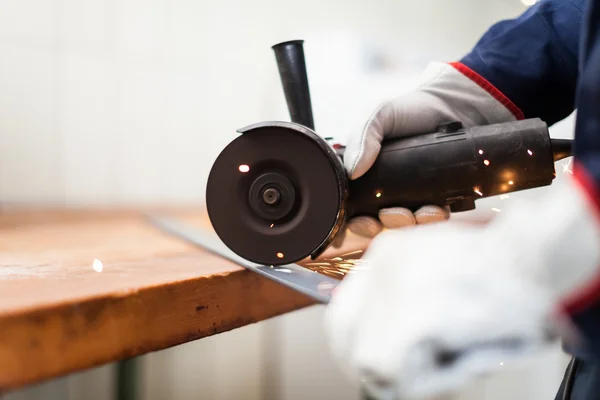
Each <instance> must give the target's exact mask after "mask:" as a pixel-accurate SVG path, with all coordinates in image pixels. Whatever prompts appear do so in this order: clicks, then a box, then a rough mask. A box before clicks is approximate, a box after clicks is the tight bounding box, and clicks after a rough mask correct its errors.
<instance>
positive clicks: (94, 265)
mask: <svg viewBox="0 0 600 400" xmlns="http://www.w3.org/2000/svg"><path fill="white" fill-rule="evenodd" d="M92 269H93V270H94V271H96V272H102V270H103V269H104V265H102V261H100V260H98V259H97V258H96V259H95V260H94V262H93V263H92Z"/></svg>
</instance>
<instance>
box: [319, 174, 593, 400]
mask: <svg viewBox="0 0 600 400" xmlns="http://www.w3.org/2000/svg"><path fill="white" fill-rule="evenodd" d="M575 172H576V173H577V170H576V171H575ZM580 174H581V172H580ZM578 176H580V178H578V179H577V180H574V181H572V180H571V179H569V180H562V182H560V181H557V182H555V184H554V185H555V186H554V187H553V188H552V190H551V191H549V193H548V194H547V195H546V197H544V198H543V199H538V200H536V201H535V202H534V201H531V202H523V201H522V202H521V203H513V207H512V208H511V209H508V210H505V211H504V212H503V213H502V214H500V216H498V217H497V219H496V220H495V221H493V222H491V223H490V224H489V225H487V226H467V225H460V224H456V223H452V222H447V223H444V224H435V225H426V226H417V227H414V228H410V229H401V230H395V231H388V232H384V233H382V234H380V235H378V236H377V237H376V238H375V239H374V240H373V241H372V243H371V245H370V247H369V248H368V250H367V252H366V253H365V258H364V260H363V261H362V264H361V268H360V269H359V270H358V271H357V272H356V273H354V274H351V275H348V276H346V277H345V278H344V280H343V281H342V283H341V285H340V286H339V288H338V289H337V290H336V292H335V294H334V296H333V298H332V300H331V302H330V304H329V305H328V307H327V309H326V316H325V322H326V331H327V334H328V338H329V341H330V344H331V348H332V349H333V352H334V355H335V356H336V357H337V359H338V360H339V361H340V364H341V366H343V367H344V368H346V369H348V370H349V372H351V373H352V374H353V375H354V376H355V377H357V378H358V379H360V380H361V381H362V382H364V384H365V386H366V387H367V388H370V389H371V390H373V391H374V392H375V393H377V392H379V394H381V392H383V393H392V394H394V395H396V396H399V398H400V399H402V400H404V399H413V398H416V399H421V398H426V396H432V395H439V394H443V393H446V392H449V391H454V390H455V389H457V388H459V387H460V386H461V385H463V384H464V383H465V382H468V381H469V380H471V379H473V378H475V377H476V376H478V375H481V374H483V373H489V372H491V371H493V370H495V369H498V368H502V366H501V362H506V361H508V360H509V359H510V357H513V356H516V355H519V356H522V355H524V354H527V353H531V352H533V351H536V350H538V349H539V348H540V347H542V346H544V345H545V344H546V343H547V338H548V337H549V335H552V334H553V333H558V334H560V335H562V336H563V339H565V340H566V341H567V343H568V344H569V345H570V346H577V340H578V339H577V335H575V334H574V333H575V332H576V331H575V330H574V329H573V327H572V324H571V323H570V322H569V321H570V319H569V318H568V316H569V314H568V313H569V312H572V311H573V310H576V309H578V308H581V307H584V306H585V303H586V302H591V301H595V300H597V299H598V297H600V292H599V291H598V287H600V284H599V283H598V282H600V270H599V269H598V266H599V265H600V245H599V243H600V214H598V211H600V201H598V200H596V202H597V203H598V204H594V200H593V198H592V196H593V195H590V196H588V195H587V193H588V192H587V191H586V190H584V189H583V188H584V186H585V185H583V186H582V185H581V184H580V183H578V182H582V181H585V179H584V178H581V176H583V175H578ZM598 194H600V193H598ZM598 198H600V197H598ZM384 398H385V397H384ZM394 398H398V397H394Z"/></svg>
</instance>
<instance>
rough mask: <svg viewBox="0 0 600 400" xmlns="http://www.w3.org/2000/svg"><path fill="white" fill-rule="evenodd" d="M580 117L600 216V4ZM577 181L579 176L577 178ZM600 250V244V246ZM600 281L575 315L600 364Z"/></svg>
mask: <svg viewBox="0 0 600 400" xmlns="http://www.w3.org/2000/svg"><path fill="white" fill-rule="evenodd" d="M580 52H581V58H580V60H579V63H580V74H579V83H578V87H577V97H576V100H577V103H576V104H577V117H576V124H575V157H574V160H575V168H577V169H580V170H581V171H580V172H582V173H585V175H586V177H587V179H586V184H583V185H582V187H584V189H587V192H588V195H589V196H590V198H591V199H592V201H594V203H595V204H596V206H597V208H598V212H599V214H598V215H600V0H590V1H589V3H588V5H587V10H586V13H585V19H584V23H583V31H582V37H581V50H580ZM575 175H576V177H577V175H578V174H575ZM599 246H600V244H599ZM598 292H600V281H599V284H598V287H597V292H596V293H595V294H594V296H592V298H591V300H592V301H591V302H590V303H588V305H587V307H584V308H581V309H579V310H577V311H576V312H574V313H573V315H572V318H573V322H574V323H575V325H576V326H577V327H578V328H579V331H580V332H581V333H582V335H583V337H584V339H585V341H586V346H585V349H583V350H584V352H589V354H591V355H593V356H594V357H595V358H596V359H597V360H600V293H598Z"/></svg>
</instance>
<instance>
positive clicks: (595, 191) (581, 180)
mask: <svg viewBox="0 0 600 400" xmlns="http://www.w3.org/2000/svg"><path fill="white" fill-rule="evenodd" d="M573 178H575V182H576V183H577V184H578V185H579V187H580V188H581V190H582V192H583V193H584V195H585V196H586V197H587V200H588V201H589V202H590V204H591V205H592V207H593V208H594V211H595V212H596V217H598V220H599V221H600V187H599V186H598V185H597V184H596V182H594V178H592V176H591V175H590V174H589V172H587V170H586V169H585V167H584V166H583V165H581V164H580V163H578V162H577V161H574V162H573Z"/></svg>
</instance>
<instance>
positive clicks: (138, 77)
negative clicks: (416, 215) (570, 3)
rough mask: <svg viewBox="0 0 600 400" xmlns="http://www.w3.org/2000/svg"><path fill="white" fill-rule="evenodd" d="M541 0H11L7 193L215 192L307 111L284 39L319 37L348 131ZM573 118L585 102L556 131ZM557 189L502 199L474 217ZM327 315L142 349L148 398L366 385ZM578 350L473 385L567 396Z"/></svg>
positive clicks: (103, 375) (3, 9) (343, 391)
mask: <svg viewBox="0 0 600 400" xmlns="http://www.w3.org/2000/svg"><path fill="white" fill-rule="evenodd" d="M531 3H533V1H532V0H530V1H526V0H523V2H522V1H520V0H418V1H416V0H329V1H323V0H303V1H301V2H299V1H290V0H278V1H275V0H253V1H243V0H221V1H210V2H209V1H206V0H193V1H192V0H170V1H169V0H144V1H142V0H0V54H2V57H1V58H0V206H1V207H10V206H12V205H29V206H39V207H47V206H59V207H63V206H69V207H89V206H94V207H96V206H101V207H110V206H123V207H129V206H131V207H134V206H139V205H155V204H168V205H178V204H181V205H186V206H187V205H190V204H192V205H193V204H197V205H201V204H202V202H203V197H204V185H205V183H206V179H207V176H208V172H209V169H210V167H211V165H212V162H213V161H214V159H215V158H216V156H217V155H218V153H219V151H220V150H221V149H222V148H223V147H224V146H225V145H226V144H227V143H228V142H229V141H231V140H232V139H233V138H234V137H235V135H236V133H235V131H236V129H238V128H241V127H243V126H245V125H248V124H251V123H254V122H257V121H260V120H272V119H281V120H289V116H288V113H287V109H286V105H285V99H284V97H283V93H282V91H281V87H280V82H279V76H278V73H277V70H276V64H275V60H274V55H273V53H272V50H271V49H270V47H271V46H272V45H273V44H275V43H278V42H279V41H284V40H290V39H304V40H305V52H306V57H307V65H308V74H309V82H310V85H311V95H312V101H313V108H314V114H315V124H316V129H317V131H318V132H319V133H320V134H321V135H323V136H334V137H335V138H336V139H337V140H338V141H339V142H342V143H343V142H344V141H345V138H346V137H347V135H348V134H349V133H351V132H353V131H357V130H360V129H361V128H362V124H363V123H364V122H365V120H366V118H367V117H368V115H369V113H370V112H371V111H372V109H373V108H374V107H375V106H376V105H377V103H379V102H380V101H382V100H384V99H386V98H388V97H390V96H396V95H399V94H402V93H403V92H405V91H406V90H408V89H410V88H411V87H412V86H414V85H415V83H416V81H415V80H416V78H417V76H418V75H419V73H420V71H421V70H422V69H423V68H424V66H425V65H426V64H427V63H428V62H429V61H432V60H440V61H453V60H456V59H457V58H459V57H461V56H462V55H463V54H464V53H465V52H467V51H469V49H470V48H471V46H473V44H474V43H475V41H476V40H477V39H478V38H479V36H480V35H481V34H482V33H483V32H484V31H485V30H486V29H487V28H488V27H489V26H490V25H491V24H492V23H494V22H496V21H498V20H500V19H504V18H510V17H514V16H516V15H518V14H520V13H521V12H523V11H524V10H525V9H526V7H527V6H528V5H530V4H531ZM572 128H573V119H572V118H569V119H567V120H565V121H563V122H561V123H560V124H558V125H557V126H555V127H553V128H552V130H553V136H554V137H564V138H569V137H572V135H573V129H572ZM568 163H569V162H568V161H564V162H561V165H560V166H559V169H558V170H557V172H558V174H559V176H558V179H560V177H561V175H562V173H563V172H565V171H566V173H568V168H569V165H568ZM544 190H548V189H537V190H534V191H529V192H523V193H519V194H518V195H511V198H503V199H500V198H492V199H486V200H483V201H480V202H478V210H477V211H474V212H473V213H470V215H469V216H462V215H461V216H459V218H466V217H470V216H473V215H482V216H487V215H492V214H494V213H497V212H501V211H502V210H504V209H505V208H507V207H510V203H511V201H513V199H514V198H518V197H519V196H536V195H539V194H540V193H542V192H543V191H544ZM492 208H495V209H497V210H500V211H493V210H492ZM322 313H323V308H322V307H321V306H315V307H311V308H308V309H305V310H301V311H297V312H294V313H290V314H288V315H285V316H281V317H278V318H274V319H271V320H268V321H264V322H261V323H258V324H255V325H251V326H247V327H244V328H241V329H238V330H235V331H232V332H228V333H224V334H220V335H217V336H214V337H209V338H206V339H202V340H199V341H196V342H192V343H188V344H184V345H181V346H178V347H175V348H172V349H168V350H164V351H160V352H157V353H153V354H149V355H146V356H143V357H140V358H139V359H138V365H139V373H140V381H139V394H140V398H143V399H148V400H159V399H160V400H162V399H197V400H199V399H222V400H225V399H267V400H270V399H285V400H296V399H298V400H299V399H359V398H360V392H359V390H358V388H357V387H356V386H355V385H354V384H353V383H352V382H350V381H348V380H346V379H345V378H344V377H343V376H342V374H341V372H340V370H339V368H338V367H337V366H336V365H335V364H334V362H333V361H332V358H331V355H330V354H329V352H328V348H327V345H326V343H325V340H324V338H323V330H322V326H321V318H322ZM567 361H568V360H567V358H566V356H565V355H564V354H563V353H562V352H561V351H560V348H559V347H556V348H554V349H551V350H550V351H548V353H547V354H545V355H542V356H540V357H539V358H537V359H534V360H530V361H528V362H525V363H523V364H520V365H506V371H505V372H503V373H501V374H499V375H497V376H493V377H490V378H486V379H485V380H482V381H480V382H478V383H477V384H475V385H473V386H472V387H471V388H469V389H468V390H467V391H466V392H465V393H464V394H462V395H460V396H458V397H456V398H460V399H463V400H471V399H489V400H493V399H506V398H526V399H530V400H537V399H540V400H541V399H553V398H554V394H555V392H556V389H557V388H558V386H559V384H560V380H561V378H562V375H563V372H564V367H565V366H566V362H567ZM114 384H115V365H107V366H103V367H101V368H97V369H94V370H90V371H84V372H82V373H79V374H75V375H72V376H69V377H65V378H62V379H58V380H55V381H52V382H48V383H44V384H41V385H37V386H35V387H30V388H26V389H22V390H19V391H17V392H14V393H9V394H6V395H5V396H4V397H2V399H3V400H25V399H83V398H85V399H90V400H109V399H112V396H113V392H114Z"/></svg>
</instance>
